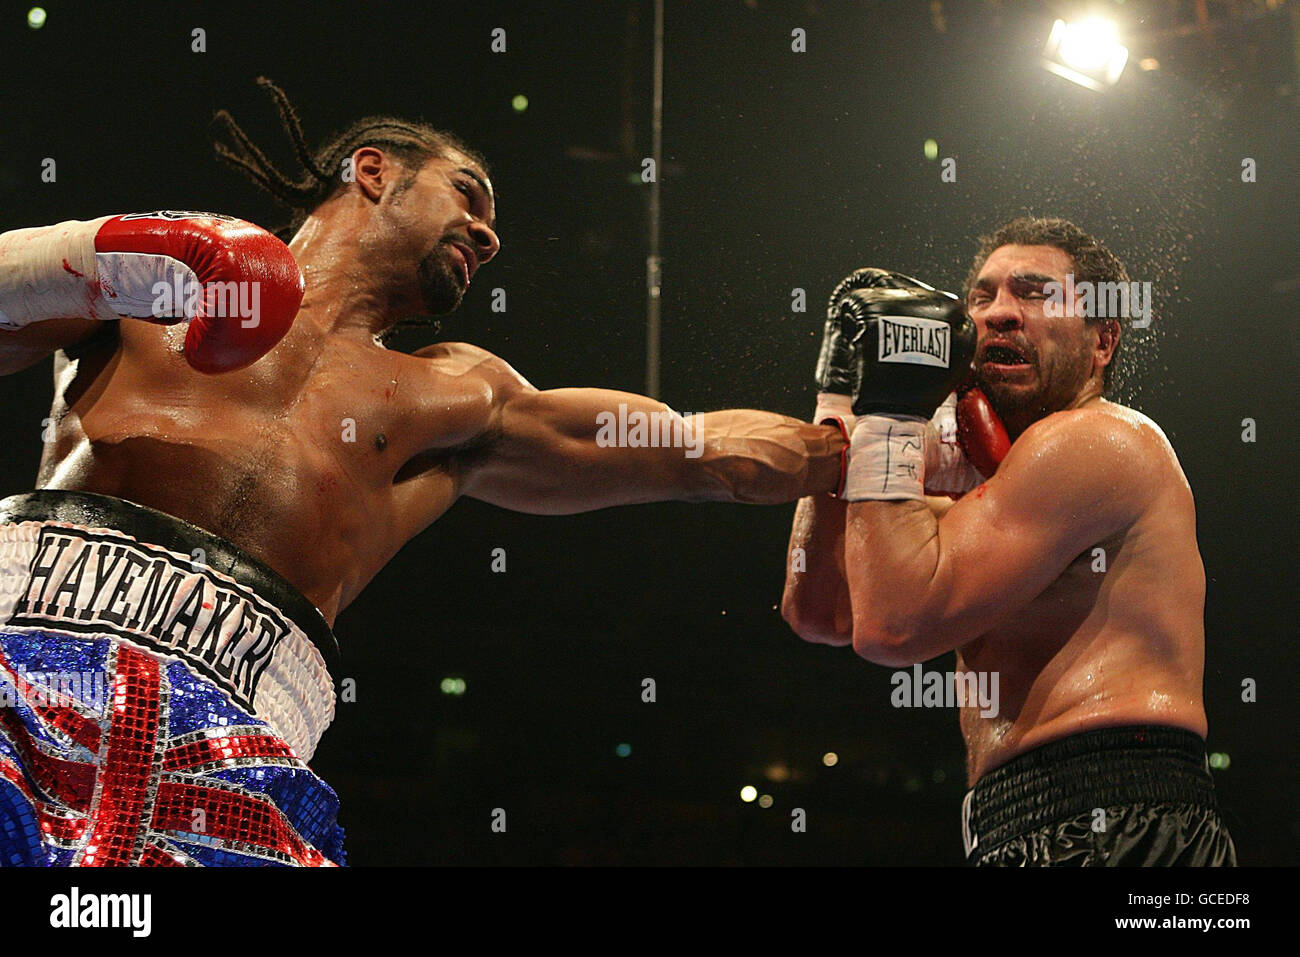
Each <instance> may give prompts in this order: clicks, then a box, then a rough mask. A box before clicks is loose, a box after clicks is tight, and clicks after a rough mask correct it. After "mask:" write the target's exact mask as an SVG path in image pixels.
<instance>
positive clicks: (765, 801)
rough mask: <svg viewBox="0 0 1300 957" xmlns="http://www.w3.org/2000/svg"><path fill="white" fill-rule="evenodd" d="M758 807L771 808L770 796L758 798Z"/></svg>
mask: <svg viewBox="0 0 1300 957" xmlns="http://www.w3.org/2000/svg"><path fill="white" fill-rule="evenodd" d="M758 806H759V807H771V806H772V795H770V794H764V795H763V796H762V797H760V798H759V799H758Z"/></svg>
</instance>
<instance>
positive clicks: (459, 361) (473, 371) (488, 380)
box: [411, 342, 533, 392]
mask: <svg viewBox="0 0 1300 957" xmlns="http://www.w3.org/2000/svg"><path fill="white" fill-rule="evenodd" d="M411 355H412V356H413V357H415V358H418V359H424V360H426V361H427V362H428V363H429V368H430V371H432V372H435V373H436V374H439V375H446V376H456V377H460V376H472V377H476V378H479V379H481V380H483V382H484V384H486V385H487V386H488V387H489V388H491V389H492V390H493V392H498V391H499V392H518V391H526V390H531V389H532V388H533V387H532V385H531V384H529V382H528V380H527V379H525V378H524V377H523V376H522V375H520V374H519V373H518V372H516V371H515V370H514V368H512V367H511V365H510V363H508V362H506V361H505V360H504V359H502V358H500V357H499V356H495V355H493V354H492V353H490V352H488V351H487V350H486V349H481V348H479V347H478V346H474V345H470V344H469V343H468V342H435V343H434V344H433V345H431V346H425V347H424V348H423V349H417V350H416V351H415V352H413V353H411Z"/></svg>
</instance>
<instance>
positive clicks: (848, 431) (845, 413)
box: [812, 392, 857, 498]
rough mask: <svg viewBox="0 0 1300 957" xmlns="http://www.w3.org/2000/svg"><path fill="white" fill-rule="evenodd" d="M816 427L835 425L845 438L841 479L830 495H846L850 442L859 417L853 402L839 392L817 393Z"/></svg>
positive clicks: (841, 454) (814, 418) (814, 420)
mask: <svg viewBox="0 0 1300 957" xmlns="http://www.w3.org/2000/svg"><path fill="white" fill-rule="evenodd" d="M812 420H813V423H814V424H816V425H834V426H836V427H837V428H838V429H839V430H840V433H841V434H842V435H843V436H844V450H843V451H842V452H840V477H839V481H838V482H837V483H836V484H835V489H834V491H832V492H831V493H830V494H831V495H832V496H834V497H835V498H840V497H842V496H843V495H844V483H845V481H846V480H847V478H848V471H849V442H850V439H851V437H852V435H853V426H854V424H855V422H856V421H857V416H855V415H854V414H853V400H852V399H851V398H850V397H849V396H847V395H842V394H841V393H839V392H819V393H817V410H816V411H815V412H814V413H813V418H812Z"/></svg>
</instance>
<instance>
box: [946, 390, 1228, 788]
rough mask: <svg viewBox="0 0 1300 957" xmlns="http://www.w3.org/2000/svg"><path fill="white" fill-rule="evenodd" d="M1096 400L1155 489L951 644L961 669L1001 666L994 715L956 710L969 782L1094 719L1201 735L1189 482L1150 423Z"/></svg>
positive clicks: (1199, 629)
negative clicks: (1027, 593)
mask: <svg viewBox="0 0 1300 957" xmlns="http://www.w3.org/2000/svg"><path fill="white" fill-rule="evenodd" d="M1094 408H1100V409H1104V410H1105V412H1106V414H1109V415H1114V416H1115V417H1116V418H1117V419H1118V420H1119V421H1118V423H1117V425H1118V426H1119V428H1121V429H1122V430H1123V431H1124V432H1125V433H1126V434H1125V438H1126V439H1129V438H1134V437H1136V438H1137V441H1136V442H1134V445H1133V447H1134V448H1135V450H1136V451H1137V454H1136V455H1135V458H1134V461H1133V463H1132V465H1133V468H1134V469H1135V470H1145V474H1146V475H1148V476H1150V477H1151V478H1152V480H1153V481H1152V482H1151V483H1150V484H1151V485H1152V486H1153V487H1155V488H1156V489H1157V491H1156V492H1155V493H1154V494H1153V495H1151V496H1150V497H1149V501H1146V502H1145V503H1144V504H1143V505H1142V507H1141V508H1140V512H1139V513H1138V515H1137V517H1136V519H1135V520H1134V521H1133V523H1132V524H1131V525H1130V526H1129V527H1128V528H1126V529H1123V530H1121V531H1120V532H1119V533H1117V534H1116V535H1114V536H1112V538H1111V539H1109V540H1107V541H1102V542H1098V543H1097V544H1096V546H1095V547H1094V548H1089V549H1088V550H1086V551H1084V552H1083V553H1081V554H1080V555H1079V556H1078V557H1077V558H1076V559H1075V560H1074V562H1073V563H1071V565H1070V566H1069V567H1068V568H1067V569H1066V571H1065V572H1064V573H1063V574H1062V575H1061V576H1060V577H1059V578H1058V579H1057V580H1056V581H1055V582H1053V583H1052V584H1051V585H1049V586H1048V588H1047V589H1046V590H1045V591H1043V592H1042V594H1040V595H1039V596H1038V597H1037V598H1035V599H1034V600H1033V601H1032V602H1031V603H1030V605H1029V606H1028V607H1027V608H1026V609H1025V610H1024V612H1022V613H1020V614H1017V615H1014V616H1012V617H1011V618H1010V619H1008V620H1007V622H1006V623H1005V624H1003V625H1001V626H999V627H998V628H995V629H994V630H992V631H990V632H989V633H987V634H985V635H982V636H981V637H980V638H978V639H976V640H975V641H973V642H970V643H969V644H967V645H966V646H964V647H963V648H961V649H960V650H959V652H958V662H959V668H961V669H963V670H972V671H976V672H986V673H993V672H996V673H997V674H998V697H999V701H998V705H999V713H998V715H997V716H996V717H987V718H985V717H980V716H979V708H963V709H962V732H963V734H964V736H965V738H966V744H967V762H968V772H969V776H970V779H971V781H972V782H973V781H974V780H976V779H978V778H979V777H980V776H981V775H982V774H984V773H985V772H987V771H989V770H991V769H993V768H994V767H997V766H998V765H1001V764H1003V763H1005V762H1006V761H1008V760H1010V759H1011V758H1013V757H1015V756H1016V755H1018V754H1021V753H1023V752H1025V751H1027V750H1030V749H1031V748H1034V747H1038V746H1039V745H1042V744H1045V743H1047V742H1048V741H1052V740H1055V739H1058V738H1061V737H1064V736H1066V735H1069V734H1074V733H1076V732H1080V731H1084V730H1088V729H1092V728H1100V727H1107V726H1115V725H1138V724H1159V725H1166V726H1171V727H1180V728H1186V729H1188V730H1190V731H1194V732H1196V733H1197V734H1199V735H1201V736H1202V737H1203V736H1204V735H1205V733H1206V719H1205V710H1204V705H1203V703H1202V693H1201V681H1202V675H1203V670H1204V651H1205V633H1204V610H1205V572H1204V568H1203V566H1202V563H1201V557H1200V552H1199V550H1198V548H1197V544H1196V512H1195V505H1194V502H1193V499H1192V493H1191V489H1190V488H1189V487H1188V485H1187V480H1186V478H1185V476H1184V475H1183V472H1182V469H1181V468H1180V467H1179V465H1178V461H1177V459H1176V458H1175V456H1174V452H1173V449H1172V448H1170V446H1169V444H1168V442H1167V440H1166V439H1165V437H1164V436H1163V434H1161V433H1160V431H1159V429H1158V428H1156V426H1155V424H1154V423H1152V422H1150V420H1148V419H1146V418H1145V417H1144V416H1142V415H1140V414H1139V413H1136V412H1133V411H1132V410H1130V409H1126V408H1124V407H1122V406H1118V405H1114V404H1112V403H1108V402H1100V403H1096V404H1094ZM1067 414H1069V413H1067Z"/></svg>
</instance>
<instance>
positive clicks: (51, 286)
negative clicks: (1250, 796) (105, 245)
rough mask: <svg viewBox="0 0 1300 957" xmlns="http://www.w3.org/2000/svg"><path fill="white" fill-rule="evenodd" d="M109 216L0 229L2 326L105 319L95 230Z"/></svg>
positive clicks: (111, 315)
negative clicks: (85, 220)
mask: <svg viewBox="0 0 1300 957" xmlns="http://www.w3.org/2000/svg"><path fill="white" fill-rule="evenodd" d="M112 218H113V217H111V216H101V217H100V218H99V219H92V220H90V221H89V222H80V221H78V220H68V221H67V222H65V223H57V224H55V225H53V226H38V227H36V228H33V229H14V230H11V231H9V232H7V233H4V234H0V329H22V328H23V327H24V326H27V325H28V324H30V323H33V322H40V321H42V320H44V319H62V318H82V319H100V320H109V319H116V318H118V315H117V313H116V312H115V311H114V310H113V309H112V308H111V307H110V306H109V304H108V302H107V301H106V300H105V298H104V289H103V283H102V281H101V277H100V271H99V265H98V264H97V262H96V258H95V234H96V233H98V232H99V227H100V226H102V225H103V224H104V223H106V222H108V220H110V219H112Z"/></svg>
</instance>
